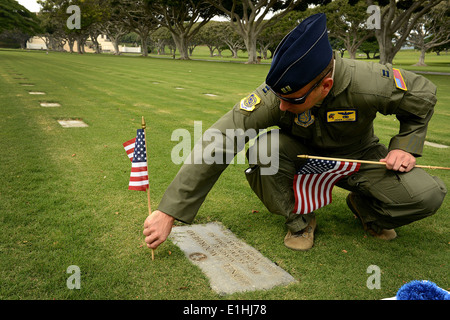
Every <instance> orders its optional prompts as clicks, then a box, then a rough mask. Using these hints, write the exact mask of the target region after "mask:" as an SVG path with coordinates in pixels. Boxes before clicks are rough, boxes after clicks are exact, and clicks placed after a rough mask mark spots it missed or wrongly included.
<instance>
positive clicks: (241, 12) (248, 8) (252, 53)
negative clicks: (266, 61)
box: [207, 0, 329, 63]
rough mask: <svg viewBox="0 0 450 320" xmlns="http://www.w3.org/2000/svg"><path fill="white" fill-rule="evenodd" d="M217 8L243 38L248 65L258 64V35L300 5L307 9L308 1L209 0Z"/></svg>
mask: <svg viewBox="0 0 450 320" xmlns="http://www.w3.org/2000/svg"><path fill="white" fill-rule="evenodd" d="M207 1H208V2H210V3H211V4H212V5H214V6H215V7H216V8H218V9H219V10H221V11H222V12H224V13H225V14H226V15H227V16H228V17H229V19H230V23H231V26H232V27H233V29H234V30H235V31H236V32H237V33H238V34H239V35H240V36H241V37H242V38H243V40H244V43H245V47H246V48H247V52H248V61H247V63H257V52H256V44H257V38H258V35H259V34H260V33H261V32H262V31H263V30H264V28H267V27H270V26H271V25H273V24H275V23H276V22H277V21H279V20H280V19H282V18H283V17H284V16H286V15H287V14H288V13H289V12H290V11H292V10H294V9H296V8H297V7H298V6H299V5H300V4H302V5H303V7H302V8H303V9H306V4H307V3H309V2H320V3H324V2H329V1H306V0H284V1H276V0H207ZM279 10H281V11H280V13H279V14H277V15H274V16H272V18H270V19H267V20H266V21H265V20H264V19H265V18H266V17H267V15H268V14H269V13H274V12H277V11H279Z"/></svg>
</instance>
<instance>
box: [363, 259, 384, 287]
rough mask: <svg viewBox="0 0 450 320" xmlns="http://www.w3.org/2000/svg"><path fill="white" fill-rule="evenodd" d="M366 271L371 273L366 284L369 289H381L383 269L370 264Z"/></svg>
mask: <svg viewBox="0 0 450 320" xmlns="http://www.w3.org/2000/svg"><path fill="white" fill-rule="evenodd" d="M366 272H367V273H368V274H370V276H369V277H368V278H367V282H366V286H367V288H368V289H370V290H373V289H381V269H380V267H379V266H377V265H374V264H372V265H370V266H368V267H367V270H366Z"/></svg>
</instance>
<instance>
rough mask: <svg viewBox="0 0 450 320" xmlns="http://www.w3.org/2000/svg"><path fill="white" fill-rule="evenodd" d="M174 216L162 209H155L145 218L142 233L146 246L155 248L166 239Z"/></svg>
mask: <svg viewBox="0 0 450 320" xmlns="http://www.w3.org/2000/svg"><path fill="white" fill-rule="evenodd" d="M174 220H175V219H174V218H173V217H171V216H169V215H168V214H165V213H164V212H162V211H159V210H155V211H153V212H152V214H151V215H149V216H148V217H147V219H145V222H144V232H143V233H144V235H145V242H146V243H147V247H149V248H151V249H156V248H157V247H158V246H159V245H160V244H161V243H163V242H164V241H166V239H167V237H168V236H169V234H170V232H171V231H172V226H173V222H174Z"/></svg>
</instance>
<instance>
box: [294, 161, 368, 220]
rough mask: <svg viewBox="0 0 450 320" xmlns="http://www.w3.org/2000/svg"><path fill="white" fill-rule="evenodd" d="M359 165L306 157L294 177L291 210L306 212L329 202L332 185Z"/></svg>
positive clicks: (357, 168) (353, 171) (298, 212)
mask: <svg viewBox="0 0 450 320" xmlns="http://www.w3.org/2000/svg"><path fill="white" fill-rule="evenodd" d="M360 166H361V164H360V163H357V162H349V161H334V160H320V159H307V161H306V163H305V164H304V165H303V166H302V167H301V168H300V169H299V170H298V172H297V174H296V175H295V177H294V195H295V207H294V211H293V212H294V213H296V214H307V213H310V212H312V211H314V210H317V209H319V208H322V207H324V206H326V205H327V204H330V203H331V200H332V199H331V190H332V189H333V186H334V185H335V184H336V183H337V182H338V181H339V180H340V179H341V178H343V177H344V176H348V175H351V174H352V173H355V172H357V171H358V170H359V167H360Z"/></svg>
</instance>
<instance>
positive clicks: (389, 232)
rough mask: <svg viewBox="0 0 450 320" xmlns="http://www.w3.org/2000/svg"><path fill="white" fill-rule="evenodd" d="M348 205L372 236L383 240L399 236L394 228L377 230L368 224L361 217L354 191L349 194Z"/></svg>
mask: <svg viewBox="0 0 450 320" xmlns="http://www.w3.org/2000/svg"><path fill="white" fill-rule="evenodd" d="M347 205H348V207H349V208H350V210H352V212H353V214H354V215H355V216H356V217H357V218H358V219H359V221H361V224H362V226H363V228H364V230H365V231H367V233H369V234H370V235H371V236H373V237H375V238H377V239H381V240H392V239H395V238H396V237H397V233H396V232H395V230H394V229H382V230H381V231H379V232H377V231H375V230H374V229H372V228H371V227H370V225H368V224H366V223H365V222H364V221H363V219H362V218H361V213H360V212H359V211H358V209H357V208H356V203H355V194H354V193H353V192H350V193H349V195H348V196H347Z"/></svg>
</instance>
